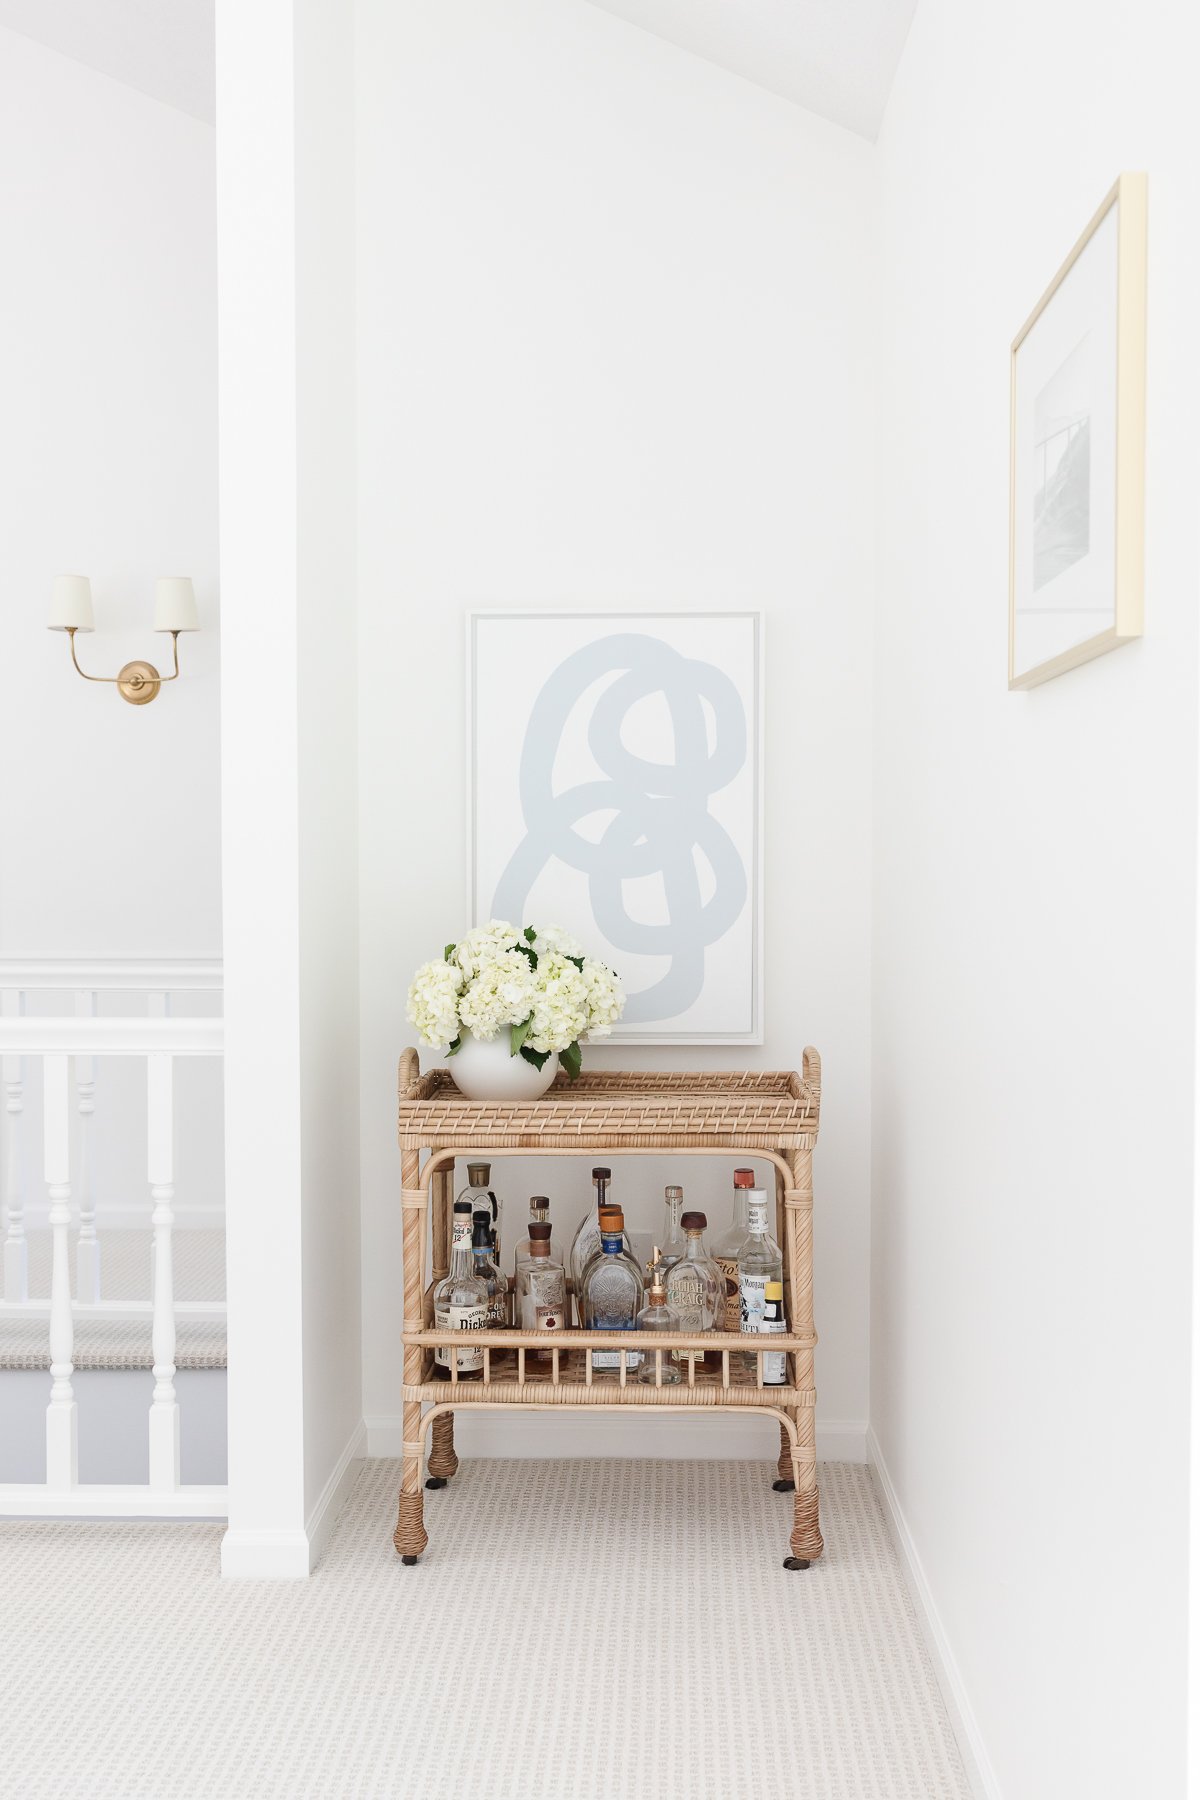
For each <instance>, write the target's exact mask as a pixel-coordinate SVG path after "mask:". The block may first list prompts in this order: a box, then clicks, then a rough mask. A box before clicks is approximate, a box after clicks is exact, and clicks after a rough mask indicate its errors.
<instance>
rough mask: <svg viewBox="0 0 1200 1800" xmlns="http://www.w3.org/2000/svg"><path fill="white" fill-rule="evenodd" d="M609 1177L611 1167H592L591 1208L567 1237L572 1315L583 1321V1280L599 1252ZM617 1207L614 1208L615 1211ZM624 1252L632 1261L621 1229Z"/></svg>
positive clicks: (630, 1250)
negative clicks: (569, 1237) (592, 1206)
mask: <svg viewBox="0 0 1200 1800" xmlns="http://www.w3.org/2000/svg"><path fill="white" fill-rule="evenodd" d="M611 1179H612V1170H611V1169H593V1170H592V1184H593V1186H594V1188H595V1192H596V1197H595V1208H594V1210H592V1211H589V1212H585V1213H584V1215H583V1217H582V1219H580V1221H579V1226H578V1229H577V1230H576V1233H575V1236H574V1238H573V1239H572V1240H571V1251H570V1255H569V1257H568V1260H567V1273H568V1274H569V1275H570V1277H571V1285H572V1287H573V1288H574V1290H575V1317H576V1318H577V1319H578V1321H579V1323H580V1324H581V1325H582V1323H583V1283H584V1278H585V1276H586V1275H587V1270H588V1264H589V1263H590V1262H592V1261H593V1259H594V1258H595V1257H597V1256H599V1255H600V1212H601V1209H602V1208H603V1207H606V1206H607V1205H608V1184H609V1181H610V1180H611ZM619 1210H620V1209H619V1208H618V1211H619ZM622 1238H623V1241H624V1248H625V1254H626V1255H627V1256H629V1257H631V1258H633V1261H634V1262H635V1263H636V1261H637V1258H636V1257H634V1255H633V1246H632V1244H631V1243H630V1242H629V1237H628V1235H627V1234H626V1233H625V1231H624V1228H622Z"/></svg>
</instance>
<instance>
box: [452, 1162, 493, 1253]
mask: <svg viewBox="0 0 1200 1800" xmlns="http://www.w3.org/2000/svg"><path fill="white" fill-rule="evenodd" d="M458 1198H459V1200H469V1201H470V1203H471V1211H472V1212H473V1213H475V1212H479V1211H481V1210H482V1208H483V1207H485V1206H486V1207H487V1209H488V1213H489V1216H490V1218H491V1225H492V1261H493V1262H494V1263H495V1265H496V1267H497V1268H499V1267H500V1211H501V1207H500V1200H499V1197H498V1195H496V1194H495V1193H493V1191H492V1165H491V1163H485V1162H469V1163H468V1164H467V1185H466V1187H465V1188H463V1190H462V1192H461V1193H460V1194H459V1196H458ZM456 1204H457V1203H456Z"/></svg>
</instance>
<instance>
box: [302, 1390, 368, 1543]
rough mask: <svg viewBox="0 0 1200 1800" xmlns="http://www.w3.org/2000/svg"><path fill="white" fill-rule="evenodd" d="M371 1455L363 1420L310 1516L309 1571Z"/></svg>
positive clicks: (329, 1536) (339, 1459) (351, 1434)
mask: <svg viewBox="0 0 1200 1800" xmlns="http://www.w3.org/2000/svg"><path fill="white" fill-rule="evenodd" d="M366 1454H367V1427H366V1425H365V1424H364V1422H363V1421H362V1419H360V1420H359V1421H358V1423H357V1425H356V1426H355V1427H354V1430H353V1431H352V1432H351V1433H350V1436H349V1437H348V1438H347V1440H346V1444H345V1448H344V1449H343V1450H342V1454H341V1455H340V1456H339V1457H338V1459H337V1461H336V1463H335V1464H334V1465H333V1468H332V1469H331V1470H330V1471H329V1480H328V1481H327V1482H326V1483H325V1486H324V1487H323V1488H322V1490H321V1493H320V1496H319V1497H318V1499H317V1503H316V1505H315V1506H314V1507H313V1509H312V1511H311V1512H310V1513H309V1515H308V1521H307V1523H306V1525H305V1528H304V1529H305V1531H306V1533H307V1535H308V1554H309V1568H310V1569H315V1568H316V1566H317V1564H318V1563H319V1562H320V1560H321V1558H322V1556H323V1555H324V1554H325V1548H326V1545H327V1544H328V1543H329V1540H330V1538H331V1537H332V1536H333V1528H334V1526H335V1525H336V1524H337V1522H338V1514H339V1513H340V1512H341V1510H342V1508H343V1506H345V1504H346V1502H347V1500H348V1499H349V1498H350V1490H351V1488H352V1487H353V1486H354V1483H355V1482H356V1481H357V1480H358V1471H359V1466H360V1464H361V1462H362V1459H363V1457H364V1456H365V1455H366Z"/></svg>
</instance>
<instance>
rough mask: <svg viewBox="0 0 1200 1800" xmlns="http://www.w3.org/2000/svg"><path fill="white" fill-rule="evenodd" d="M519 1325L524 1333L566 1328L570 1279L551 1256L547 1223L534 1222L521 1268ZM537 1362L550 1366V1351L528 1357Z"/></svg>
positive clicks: (531, 1224)
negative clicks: (546, 1363) (568, 1281)
mask: <svg viewBox="0 0 1200 1800" xmlns="http://www.w3.org/2000/svg"><path fill="white" fill-rule="evenodd" d="M515 1304H516V1315H517V1324H518V1325H519V1327H520V1328H521V1330H522V1331H561V1329H562V1327H563V1326H564V1325H565V1324H566V1322H567V1318H566V1306H567V1277H566V1273H565V1271H564V1269H563V1266H562V1264H561V1263H560V1262H559V1261H558V1260H557V1258H556V1257H554V1256H553V1255H552V1254H551V1249H550V1226H549V1224H548V1223H547V1222H546V1220H544V1219H536V1220H533V1221H531V1223H530V1226H529V1255H528V1256H525V1257H522V1259H521V1261H520V1263H519V1264H518V1267H517V1288H516V1297H515ZM527 1354H528V1355H530V1356H532V1357H533V1358H534V1360H535V1361H536V1362H550V1360H551V1357H552V1352H551V1351H549V1350H531V1351H529V1352H528V1353H527Z"/></svg>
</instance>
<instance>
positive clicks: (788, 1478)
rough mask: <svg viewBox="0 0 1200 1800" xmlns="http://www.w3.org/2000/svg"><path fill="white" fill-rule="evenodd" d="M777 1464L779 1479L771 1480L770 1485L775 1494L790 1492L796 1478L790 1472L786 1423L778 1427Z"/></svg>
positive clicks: (789, 1445)
mask: <svg viewBox="0 0 1200 1800" xmlns="http://www.w3.org/2000/svg"><path fill="white" fill-rule="evenodd" d="M777 1466H778V1469H779V1479H778V1481H773V1482H772V1483H771V1486H772V1487H773V1488H774V1489H775V1492H776V1493H777V1494H790V1493H791V1492H792V1490H793V1488H794V1487H795V1485H796V1479H795V1476H794V1475H793V1473H792V1440H791V1438H790V1437H789V1436H788V1428H787V1426H786V1425H781V1426H780V1427H779V1463H778V1465H777Z"/></svg>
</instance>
